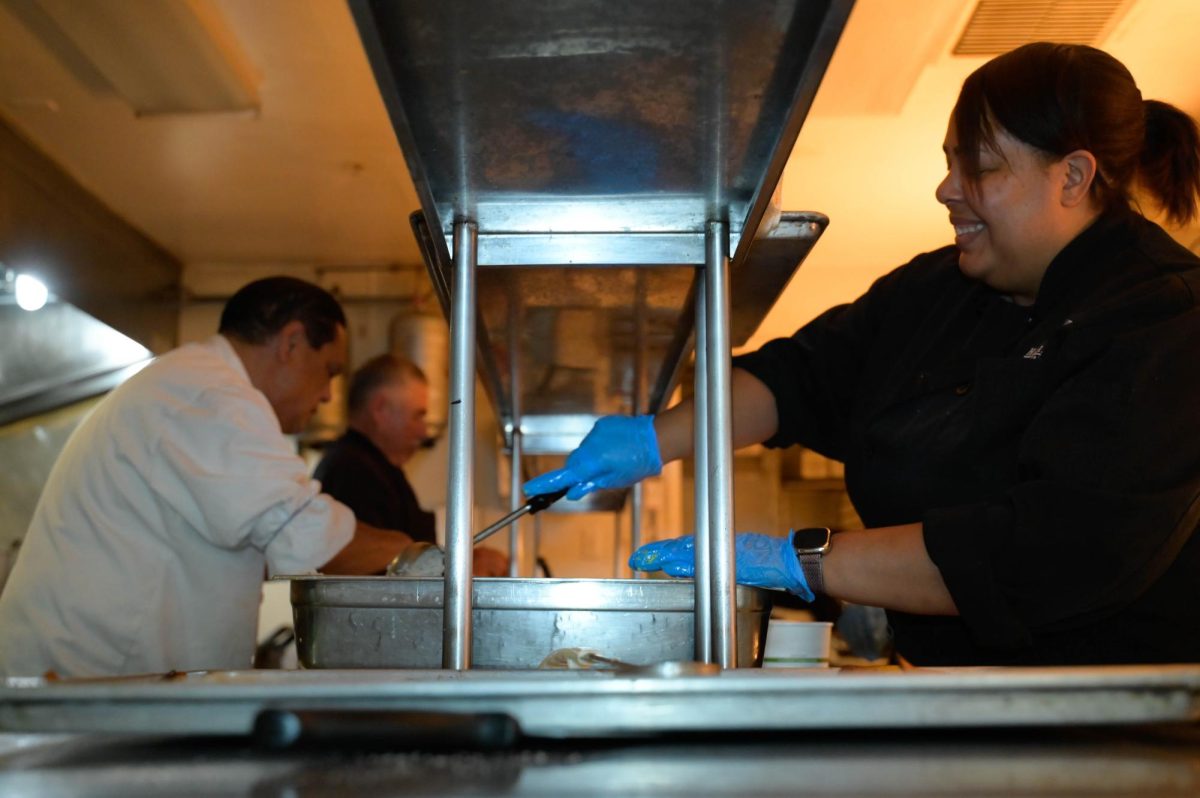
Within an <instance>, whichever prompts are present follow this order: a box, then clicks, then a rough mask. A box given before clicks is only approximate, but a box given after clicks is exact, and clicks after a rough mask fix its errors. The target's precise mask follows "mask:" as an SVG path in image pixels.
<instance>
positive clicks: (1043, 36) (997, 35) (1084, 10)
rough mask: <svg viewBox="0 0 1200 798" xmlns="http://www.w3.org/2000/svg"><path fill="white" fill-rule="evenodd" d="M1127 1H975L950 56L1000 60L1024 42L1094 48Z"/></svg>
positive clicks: (1122, 13) (1121, 14) (1110, 27)
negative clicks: (1066, 44) (973, 9)
mask: <svg viewBox="0 0 1200 798" xmlns="http://www.w3.org/2000/svg"><path fill="white" fill-rule="evenodd" d="M1129 5H1131V2H1130V0H979V5H977V6H975V12H974V13H973V14H972V15H971V20H970V21H969V22H968V23H967V27H966V29H965V30H964V31H963V34H962V37H961V38H960V39H959V40H958V44H957V45H955V47H954V54H955V55H976V56H978V55H984V56H990V55H999V54H1000V53H1006V52H1008V51H1009V50H1011V49H1013V48H1014V47H1020V46H1021V45H1022V44H1028V43H1029V42H1038V41H1048V42H1064V43H1069V44H1091V45H1095V44H1098V43H1099V42H1100V41H1101V40H1102V39H1103V38H1104V37H1105V36H1107V35H1108V33H1109V31H1110V30H1111V29H1112V27H1113V26H1114V25H1115V24H1116V22H1117V20H1119V19H1120V17H1121V16H1123V15H1124V12H1125V10H1126V8H1127V7H1128V6H1129Z"/></svg>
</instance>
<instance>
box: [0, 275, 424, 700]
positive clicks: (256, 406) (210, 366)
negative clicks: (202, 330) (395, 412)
mask: <svg viewBox="0 0 1200 798" xmlns="http://www.w3.org/2000/svg"><path fill="white" fill-rule="evenodd" d="M346 360H347V345H346V319H345V316H344V314H343V312H342V309H341V307H340V306H339V305H338V302H337V300H336V299H334V298H333V296H331V295H330V294H329V293H327V292H326V291H324V290H323V289H321V288H319V287H317V286H315V285H312V284H311V283H307V282H304V281H303V280H297V279H294V278H290V277H271V278H267V279H264V280H258V281H256V282H253V283H250V284H249V285H247V286H245V287H244V288H242V289H241V290H239V291H238V292H237V293H236V294H235V295H234V296H233V297H232V298H230V300H229V302H228V303H227V305H226V307H225V309H224V312H223V313H222V316H221V324H220V331H219V333H218V334H217V335H214V336H213V337H212V338H210V339H208V340H207V341H204V342H203V343H196V344H188V345H186V346H182V347H180V348H178V349H176V350H174V351H172V352H169V353H167V354H166V355H163V356H162V357H160V358H158V359H157V360H155V361H154V362H153V363H151V364H150V365H149V366H147V367H146V368H145V369H143V370H142V371H141V372H139V373H138V374H137V375H135V376H134V377H132V378H131V379H129V380H128V381H126V382H125V383H124V384H123V385H121V386H120V387H119V388H117V389H116V390H115V391H113V392H112V393H111V394H110V395H109V396H107V397H106V398H105V399H104V400H103V401H102V402H101V403H100V404H99V405H97V406H96V408H95V409H94V410H93V411H92V412H91V413H90V414H89V415H88V416H87V418H85V419H84V421H83V422H82V423H81V424H80V425H79V427H78V429H77V430H76V431H75V432H74V433H73V434H72V436H71V438H70V439H69V440H68V441H67V444H66V446H65V447H64V449H63V451H62V453H61V454H60V455H59V458H58V460H57V462H56V463H55V465H54V468H53V470H52V472H51V474H50V478H49V480H48V481H47V483H46V486H45V489H44V490H43V493H42V496H41V499H40V501H39V502H38V506H37V509H36V510H35V512H34V516H33V520H32V522H31V524H30V528H29V532H28V534H27V535H26V537H25V540H24V543H23V545H22V549H21V554H20V556H19V557H18V559H17V563H16V565H15V567H14V569H13V572H12V574H11V576H10V578H9V581H8V583H7V585H6V587H5V589H4V593H3V595H2V596H0V674H2V675H5V676H41V675H43V674H45V673H46V672H48V671H53V672H54V673H55V674H57V675H59V676H64V677H77V676H111V675H118V674H131V673H150V672H166V671H171V670H179V671H183V670H206V669H237V668H247V667H250V664H251V660H252V657H253V653H254V645H255V633H256V627H257V620H258V609H259V603H260V600H261V590H262V580H263V574H264V572H265V573H268V574H271V575H274V574H295V573H305V572H311V571H312V570H313V569H317V568H320V569H322V570H323V571H325V572H326V573H373V572H380V571H382V570H383V568H384V567H386V565H387V563H388V562H389V561H390V560H391V559H392V558H393V557H394V556H395V555H396V554H397V553H398V551H399V550H400V549H402V548H403V547H404V546H406V545H408V544H409V543H410V542H411V539H409V538H408V536H407V535H402V534H398V533H395V532H384V531H382V530H379V529H377V528H375V527H370V526H368V525H366V524H361V523H358V522H356V520H355V517H354V514H353V513H352V512H351V511H350V510H349V509H348V508H347V507H346V506H345V505H343V504H341V503H339V502H337V501H335V500H334V499H332V498H331V497H329V496H327V495H325V494H323V493H321V489H320V484H319V483H318V482H316V481H314V480H313V479H311V478H310V476H309V474H308V469H307V467H306V465H305V463H304V461H303V460H302V459H301V458H300V457H299V456H298V455H297V454H296V451H295V447H294V446H293V444H292V443H291V442H289V440H288V439H287V438H286V437H285V433H286V434H291V433H296V432H299V431H301V430H302V429H303V428H304V426H305V425H306V424H307V423H308V420H309V419H310V418H311V417H312V414H313V412H314V411H315V410H316V408H317V406H318V405H319V404H320V403H321V402H325V401H328V400H329V398H330V381H331V380H332V378H333V377H334V376H336V375H337V374H339V373H341V372H342V371H343V370H344V369H345V366H346Z"/></svg>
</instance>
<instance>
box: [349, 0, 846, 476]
mask: <svg viewBox="0 0 1200 798" xmlns="http://www.w3.org/2000/svg"><path fill="white" fill-rule="evenodd" d="M851 5H852V2H851V0H744V1H737V2H735V1H734V0H716V2H711V3H706V4H703V5H702V6H697V5H696V4H695V3H692V2H686V0H665V1H664V2H655V3H637V2H618V1H616V0H568V1H567V2H554V3H549V2H544V1H543V2H533V3H531V2H513V1H511V0H510V2H500V3H488V4H484V5H478V4H475V3H470V2H467V0H447V1H446V2H437V3H430V2H422V1H421V0H395V1H394V2H373V0H350V6H351V10H352V12H353V14H354V17H355V21H356V23H357V25H358V28H359V32H360V35H361V37H362V40H363V45H364V49H365V50H366V53H367V56H368V58H369V60H370V62H371V67H372V69H373V71H374V73H375V75H376V79H377V82H378V83H379V86H380V92H381V95H382V97H383V100H384V103H385V105H386V106H387V108H388V111H389V114H390V116H391V119H392V123H393V126H394V127H395V130H396V135H397V139H398V140H399V143H400V145H401V147H402V149H403V150H404V153H405V157H406V159H407V161H408V165H409V170H410V172H411V174H412V176H413V179H414V182H415V184H416V187H417V192H418V195H419V197H420V199H421V205H422V209H423V210H422V212H421V213H420V214H419V215H418V216H417V218H415V219H414V220H413V224H414V229H415V231H416V235H417V238H418V241H419V242H420V243H421V245H422V249H423V251H424V254H425V257H426V261H427V265H428V266H429V269H430V272H431V276H432V279H433V282H434V286H435V288H436V289H437V291H438V294H439V296H440V297H441V300H442V304H443V309H444V310H446V311H447V314H449V304H450V302H449V299H450V296H449V295H450V286H451V285H452V283H453V279H452V275H451V274H450V263H451V252H452V251H453V250H454V245H453V241H452V233H453V225H454V223H455V221H456V220H459V219H468V220H470V221H472V222H474V223H475V224H477V225H478V231H479V235H478V240H477V242H478V254H477V261H478V265H479V272H478V274H477V279H478V280H479V290H478V298H479V306H480V307H479V310H480V314H479V316H480V320H481V324H480V328H479V330H478V339H479V342H480V352H481V355H482V358H481V362H480V364H479V366H480V373H481V375H482V376H483V379H484V384H485V387H486V388H487V389H488V392H489V394H490V396H491V399H492V401H493V402H494V403H495V404H496V409H497V416H498V418H499V419H500V422H501V427H502V429H503V430H504V431H505V435H506V438H507V442H509V443H511V434H512V430H513V429H515V428H516V427H515V425H514V424H513V420H514V416H513V404H514V403H513V395H514V394H513V390H514V388H513V383H512V381H513V380H514V379H517V380H519V382H520V384H519V385H518V387H517V388H516V390H517V391H519V392H520V394H521V396H520V401H519V402H518V404H519V405H520V407H521V411H522V412H521V423H522V425H524V424H525V423H526V422H527V421H528V420H530V419H531V417H535V416H537V415H556V416H557V415H562V414H583V415H591V416H597V415H603V414H607V413H618V412H623V413H629V412H633V410H634V407H635V396H634V393H635V391H634V387H635V382H636V378H635V374H636V371H637V370H636V364H635V358H634V353H635V352H636V351H637V350H638V340H637V335H636V329H635V328H636V327H637V325H636V323H635V319H637V318H639V314H641V317H642V318H644V320H645V324H646V328H645V329H646V341H645V352H644V355H645V361H644V367H645V374H646V375H647V386H646V394H645V396H646V405H645V407H646V408H648V409H649V410H650V411H654V410H657V409H660V408H661V407H662V405H663V403H664V402H665V401H666V398H667V396H668V394H669V392H670V390H671V388H672V387H673V381H674V378H675V376H676V371H677V369H678V366H679V364H680V362H681V360H682V358H683V357H685V356H686V354H687V353H688V350H689V349H690V340H689V339H690V335H691V324H692V313H693V311H692V303H691V300H690V298H689V295H690V293H691V291H692V285H693V282H694V277H695V273H694V272H695V267H696V266H699V265H701V264H703V263H704V259H705V249H704V246H705V245H704V240H705V226H706V224H707V223H708V222H709V221H713V220H715V221H722V222H725V223H726V224H727V226H728V230H729V251H730V253H731V255H732V271H733V275H734V279H733V286H732V291H733V308H734V310H733V319H732V325H731V337H732V343H733V344H735V345H736V344H738V343H740V342H742V341H744V340H745V339H746V338H747V337H748V336H749V335H750V334H752V332H753V331H754V329H755V328H756V327H757V325H758V323H759V322H760V321H761V320H762V317H763V316H764V315H765V314H766V312H767V311H768V310H769V309H770V307H771V305H772V304H773V303H774V301H775V299H776V298H777V297H778V296H779V294H780V292H782V290H783V288H784V286H785V285H786V283H787V281H788V279H790V278H791V276H792V274H793V273H794V271H795V269H796V268H797V267H798V266H799V264H800V262H801V261H802V260H803V259H804V257H805V256H806V255H807V253H808V251H809V249H810V248H811V246H812V245H813V243H814V242H815V241H816V240H817V238H818V237H819V236H820V233H821V231H822V230H823V229H824V227H825V225H826V223H827V220H826V219H825V217H823V216H821V215H820V214H785V215H784V218H781V217H780V214H779V211H778V209H777V208H774V207H773V206H772V205H771V196H772V192H773V191H774V189H775V186H776V184H777V182H778V180H779V178H780V176H781V174H782V171H783V166H784V164H785V163H786V160H787V158H788V156H789V154H790V151H791V146H792V143H793V142H794V140H795V138H796V135H797V134H798V133H799V130H800V127H801V124H802V122H803V120H804V117H805V115H806V114H807V112H808V108H809V106H810V105H811V102H812V99H813V97H814V96H815V93H816V89H817V86H818V85H819V83H820V80H821V77H822V75H823V74H824V70H825V67H826V65H827V63H828V61H829V58H830V57H831V55H832V53H833V49H834V46H835V45H836V43H837V39H838V37H839V35H840V33H841V30H842V28H843V26H844V25H845V22H846V18H847V17H848V15H849V12H850V7H851ZM781 243H782V244H783V247H782V249H783V250H786V251H787V256H786V257H785V258H782V259H781V258H780V257H779V251H780V249H781V247H780V246H779V245H780V244H781ZM495 267H505V268H495ZM638 272H646V274H645V276H644V278H641V277H638V276H637V274H636V273H638ZM743 273H744V274H745V282H746V290H744V291H743V290H741V289H740V288H739V284H740V283H741V282H742V279H743V278H742V274H743ZM642 279H644V282H645V285H644V286H642V285H640V282H639V281H641V280H642ZM513 326H516V328H517V336H518V341H517V344H516V347H514V346H513V345H512V343H511V341H510V339H511V337H512V327H513ZM514 364H515V365H516V366H518V368H517V369H516V371H517V372H518V373H519V376H517V377H514V376H513V371H514V370H513V368H511V367H512V366H513V365H514ZM522 429H524V427H522ZM559 443H560V444H561V445H562V446H563V448H560V449H559V450H558V451H559V452H560V453H565V452H567V451H570V449H571V448H573V447H574V445H575V444H576V443H578V440H577V439H576V440H575V441H573V442H570V443H568V442H565V441H560V442H559ZM524 466H525V468H526V470H527V472H529V473H534V472H537V471H539V470H542V466H543V464H542V463H539V462H536V461H526V463H525V464H524ZM551 467H553V465H552V464H551Z"/></svg>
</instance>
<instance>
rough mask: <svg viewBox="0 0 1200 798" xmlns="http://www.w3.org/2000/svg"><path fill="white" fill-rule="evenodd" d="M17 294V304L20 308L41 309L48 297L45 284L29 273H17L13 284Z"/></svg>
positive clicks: (48, 291) (48, 292)
mask: <svg viewBox="0 0 1200 798" xmlns="http://www.w3.org/2000/svg"><path fill="white" fill-rule="evenodd" d="M13 288H14V291H15V293H16V295H17V305H18V306H20V307H21V309H22V310H30V311H33V310H41V308H42V306H43V305H45V304H46V300H47V299H49V297H50V290H49V289H48V288H46V284H45V283H43V282H42V281H41V280H39V279H38V278H36V277H34V276H33V275H31V274H18V275H17V279H16V282H15V283H14V284H13Z"/></svg>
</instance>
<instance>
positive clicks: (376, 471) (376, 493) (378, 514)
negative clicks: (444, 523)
mask: <svg viewBox="0 0 1200 798" xmlns="http://www.w3.org/2000/svg"><path fill="white" fill-rule="evenodd" d="M313 476H314V477H315V478H316V479H317V480H318V481H320V483H321V487H322V489H323V490H324V491H325V492H326V493H328V494H329V495H330V496H332V497H333V498H335V499H337V500H338V501H340V502H342V503H343V504H345V505H346V506H347V507H349V508H350V509H351V510H353V511H354V516H355V517H356V518H357V519H358V520H359V521H363V522H365V523H368V524H371V525H372V526H377V527H381V528H383V529H394V530H397V531H400V532H405V533H407V534H408V535H409V537H411V538H412V539H413V540H424V541H428V542H430V543H436V542H437V533H436V531H435V529H434V517H433V513H428V512H425V511H424V510H422V509H421V505H420V504H418V503H417V495H416V494H415V493H413V489H412V486H411V485H410V484H408V478H407V477H406V476H405V475H404V472H403V471H402V470H401V469H399V468H397V467H396V466H394V465H392V464H391V462H390V461H389V460H388V459H387V457H385V456H384V454H383V452H381V451H380V450H379V447H377V446H376V445H375V444H373V443H371V441H370V439H368V438H367V436H366V435H363V434H362V433H361V432H358V431H357V430H354V429H348V430H346V434H345V435H343V436H342V437H340V438H338V439H337V440H336V441H334V442H333V443H332V444H330V446H329V448H328V449H326V450H325V455H324V457H322V458H321V462H320V463H318V464H317V468H316V471H314V472H313Z"/></svg>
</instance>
